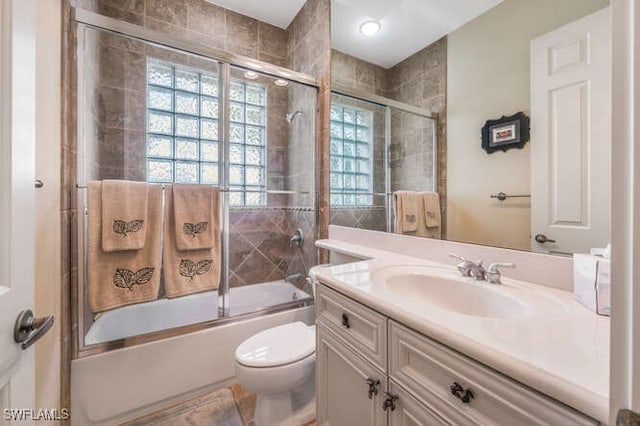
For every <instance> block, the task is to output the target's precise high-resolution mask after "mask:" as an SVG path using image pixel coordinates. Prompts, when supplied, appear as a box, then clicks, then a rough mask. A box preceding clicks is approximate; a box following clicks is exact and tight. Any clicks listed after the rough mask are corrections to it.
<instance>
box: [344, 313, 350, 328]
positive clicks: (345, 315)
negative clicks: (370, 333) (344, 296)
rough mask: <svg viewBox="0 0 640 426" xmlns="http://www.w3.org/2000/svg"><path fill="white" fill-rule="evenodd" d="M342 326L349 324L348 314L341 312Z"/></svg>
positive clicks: (347, 326)
mask: <svg viewBox="0 0 640 426" xmlns="http://www.w3.org/2000/svg"><path fill="white" fill-rule="evenodd" d="M342 326H343V327H344V328H351V324H350V323H349V316H348V315H347V314H345V313H343V314H342Z"/></svg>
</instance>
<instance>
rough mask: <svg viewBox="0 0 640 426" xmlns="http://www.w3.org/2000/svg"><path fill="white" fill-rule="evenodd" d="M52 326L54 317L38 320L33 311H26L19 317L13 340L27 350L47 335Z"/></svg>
mask: <svg viewBox="0 0 640 426" xmlns="http://www.w3.org/2000/svg"><path fill="white" fill-rule="evenodd" d="M52 326H53V317H52V316H48V317H43V318H36V317H35V315H33V312H32V311H31V309H25V310H24V311H22V312H20V315H18V319H17V320H16V325H15V326H14V328H13V339H14V340H15V341H16V343H20V344H21V345H20V347H21V348H22V350H25V349H27V348H28V347H29V346H31V345H33V344H34V343H35V342H37V341H38V340H40V338H41V337H42V336H44V335H45V334H47V331H49V329H50V328H51V327H52Z"/></svg>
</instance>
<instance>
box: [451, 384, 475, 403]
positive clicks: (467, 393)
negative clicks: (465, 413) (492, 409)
mask: <svg viewBox="0 0 640 426" xmlns="http://www.w3.org/2000/svg"><path fill="white" fill-rule="evenodd" d="M449 390H450V391H451V394H452V395H453V396H455V397H456V398H458V399H459V400H460V401H462V403H463V404H468V403H469V402H471V400H472V399H473V398H475V395H474V394H473V391H472V390H471V389H469V388H467V389H465V388H463V387H462V386H460V384H459V383H458V382H453V384H452V385H451V386H449Z"/></svg>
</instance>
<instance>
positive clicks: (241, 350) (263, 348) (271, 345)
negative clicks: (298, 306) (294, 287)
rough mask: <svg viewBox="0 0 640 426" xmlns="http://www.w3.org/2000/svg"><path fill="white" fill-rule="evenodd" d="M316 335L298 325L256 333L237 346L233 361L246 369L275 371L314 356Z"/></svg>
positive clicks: (303, 326)
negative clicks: (274, 369)
mask: <svg viewBox="0 0 640 426" xmlns="http://www.w3.org/2000/svg"><path fill="white" fill-rule="evenodd" d="M315 346H316V342H315V331H314V329H313V328H311V327H309V326H307V325H306V324H305V323H303V322H301V321H297V322H292V323H289V324H284V325H280V326H277V327H273V328H270V329H268V330H264V331H261V332H260V333H257V334H255V335H253V336H251V337H250V338H248V339H247V340H245V341H244V342H242V344H240V346H238V348H237V349H236V354H235V355H236V361H237V362H238V363H239V364H241V365H244V366H246V367H253V368H265V367H278V366H283V365H287V364H292V363H295V362H298V361H300V360H302V359H304V358H307V357H309V356H310V355H312V354H313V353H314V352H315V349H316V348H315Z"/></svg>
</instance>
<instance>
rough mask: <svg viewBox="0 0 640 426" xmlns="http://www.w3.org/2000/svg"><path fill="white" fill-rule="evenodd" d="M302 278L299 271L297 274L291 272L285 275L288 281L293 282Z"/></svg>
mask: <svg viewBox="0 0 640 426" xmlns="http://www.w3.org/2000/svg"><path fill="white" fill-rule="evenodd" d="M301 278H302V274H300V273H297V274H291V275H287V276H285V277H284V280H285V281H286V282H288V283H291V284H293V281H295V280H299V279H301Z"/></svg>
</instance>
